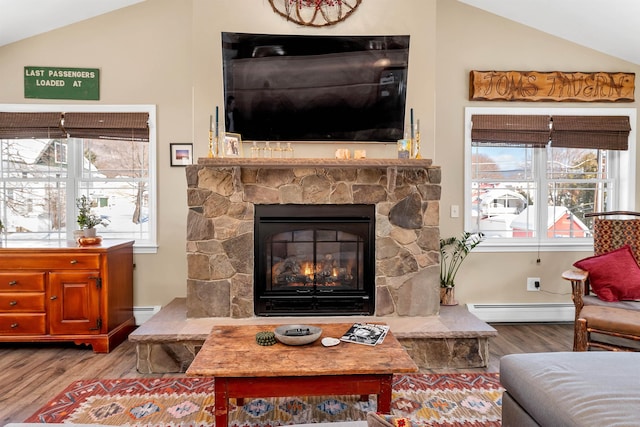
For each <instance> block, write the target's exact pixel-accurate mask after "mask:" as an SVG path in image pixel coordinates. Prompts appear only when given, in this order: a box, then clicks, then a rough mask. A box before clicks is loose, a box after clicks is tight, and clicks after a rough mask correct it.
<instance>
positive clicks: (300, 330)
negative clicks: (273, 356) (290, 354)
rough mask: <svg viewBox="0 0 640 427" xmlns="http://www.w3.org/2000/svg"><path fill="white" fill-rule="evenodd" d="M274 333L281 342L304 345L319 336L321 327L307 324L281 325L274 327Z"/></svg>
mask: <svg viewBox="0 0 640 427" xmlns="http://www.w3.org/2000/svg"><path fill="white" fill-rule="evenodd" d="M274 334H275V336H276V338H277V339H278V341H280V342H281V343H282V344H287V345H305V344H311V343H312V342H314V341H315V340H317V339H318V338H320V335H322V329H321V328H318V327H316V326H308V325H282V326H278V327H277V328H276V329H275V331H274Z"/></svg>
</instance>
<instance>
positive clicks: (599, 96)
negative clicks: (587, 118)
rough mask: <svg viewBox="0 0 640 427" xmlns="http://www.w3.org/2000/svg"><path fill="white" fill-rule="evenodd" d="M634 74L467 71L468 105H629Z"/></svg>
mask: <svg viewBox="0 0 640 427" xmlns="http://www.w3.org/2000/svg"><path fill="white" fill-rule="evenodd" d="M635 78H636V75H635V73H609V72H594V73H581V72H562V71H553V72H538V71H471V74H470V78H469V80H470V81H469V99H470V100H471V101H558V102H569V101H570V102H633V101H634V90H635Z"/></svg>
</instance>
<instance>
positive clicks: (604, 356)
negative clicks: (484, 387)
mask: <svg viewBox="0 0 640 427" xmlns="http://www.w3.org/2000/svg"><path fill="white" fill-rule="evenodd" d="M638 364H640V353H633V352H609V351H607V352H604V351H589V352H556V353H531V354H510V355H507V356H503V357H502V358H501V359H500V382H501V383H502V386H503V387H504V388H505V390H506V391H507V392H508V393H509V395H510V396H511V397H512V398H513V399H514V400H515V401H516V402H517V403H518V404H519V405H520V406H521V407H522V409H523V410H524V411H526V413H528V414H529V415H530V416H531V418H533V419H534V420H535V421H536V422H537V423H538V424H540V425H542V426H554V427H564V426H581V427H586V426H594V427H595V426H608V427H613V426H631V425H637V421H638V410H639V408H640V393H638V384H640V369H637V368H636V367H637V366H638Z"/></svg>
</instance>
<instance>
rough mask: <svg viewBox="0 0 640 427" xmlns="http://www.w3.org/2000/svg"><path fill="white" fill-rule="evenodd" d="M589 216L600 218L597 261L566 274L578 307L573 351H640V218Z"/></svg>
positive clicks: (577, 265)
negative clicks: (594, 349)
mask: <svg viewBox="0 0 640 427" xmlns="http://www.w3.org/2000/svg"><path fill="white" fill-rule="evenodd" d="M585 216H590V217H594V223H593V240H594V248H593V249H594V256H592V257H588V258H585V259H583V260H580V261H577V262H576V263H575V264H574V268H573V269H570V270H567V271H565V272H564V273H563V274H562V278H563V279H565V280H568V281H570V282H571V287H572V295H571V298H572V300H573V303H574V305H575V325H574V336H573V350H574V351H586V350H589V349H590V348H600V349H604V350H614V351H617V350H626V351H640V267H639V266H638V260H640V213H638V212H627V211H612V212H600V213H591V214H587V215H585Z"/></svg>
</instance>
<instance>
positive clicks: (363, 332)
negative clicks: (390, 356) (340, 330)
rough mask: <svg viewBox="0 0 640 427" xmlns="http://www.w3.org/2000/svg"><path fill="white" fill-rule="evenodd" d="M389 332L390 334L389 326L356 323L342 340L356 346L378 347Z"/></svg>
mask: <svg viewBox="0 0 640 427" xmlns="http://www.w3.org/2000/svg"><path fill="white" fill-rule="evenodd" d="M387 332H389V326H388V325H379V324H375V323H354V324H353V325H352V326H351V327H350V328H349V330H348V331H347V332H345V333H344V335H343V336H342V338H340V340H341V341H345V342H353V343H356V344H366V345H376V344H380V343H381V342H382V341H383V340H384V337H386V336H387Z"/></svg>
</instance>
